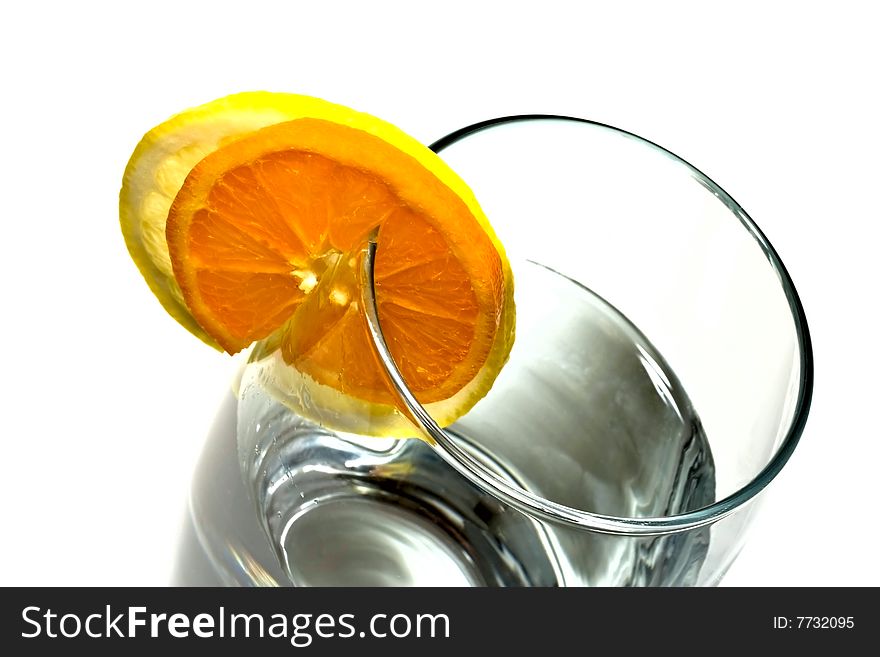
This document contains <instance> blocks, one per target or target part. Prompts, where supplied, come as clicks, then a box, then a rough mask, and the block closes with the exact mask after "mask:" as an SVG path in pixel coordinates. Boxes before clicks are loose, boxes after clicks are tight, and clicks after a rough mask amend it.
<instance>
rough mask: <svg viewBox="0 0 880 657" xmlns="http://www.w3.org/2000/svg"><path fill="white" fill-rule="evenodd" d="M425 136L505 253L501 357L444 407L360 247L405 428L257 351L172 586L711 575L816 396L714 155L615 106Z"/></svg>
mask: <svg viewBox="0 0 880 657" xmlns="http://www.w3.org/2000/svg"><path fill="white" fill-rule="evenodd" d="M432 148H434V150H436V151H437V152H438V153H439V154H440V156H441V157H442V158H443V159H445V160H446V161H447V163H448V164H449V165H450V166H451V167H452V168H453V169H454V170H455V171H456V172H457V173H458V174H459V175H460V176H461V177H462V178H463V179H464V180H465V181H466V182H467V183H468V185H469V186H470V187H471V189H472V190H473V192H474V194H475V196H476V197H477V199H478V201H479V203H480V205H481V206H482V208H483V210H484V211H485V212H486V214H487V216H488V217H489V218H490V221H491V222H492V224H493V226H494V228H495V229H496V231H497V233H498V236H499V238H500V240H501V242H502V243H503V244H504V246H505V249H506V251H507V254H508V257H509V259H510V262H511V266H512V268H513V272H514V285H515V291H514V297H515V302H516V317H517V326H516V340H515V342H514V346H513V349H512V352H511V355H510V359H509V361H508V362H507V364H506V365H505V366H504V368H503V369H502V370H501V373H500V375H499V376H498V379H497V380H496V382H495V384H494V385H493V387H492V388H491V390H490V391H489V393H488V394H487V395H486V396H485V397H484V398H483V399H482V400H480V401H479V402H478V403H477V404H476V405H475V406H474V407H473V408H472V409H471V410H470V411H469V412H468V413H467V414H465V415H464V416H463V417H462V418H460V419H459V420H457V421H456V422H455V423H454V424H452V425H451V426H449V427H447V428H445V429H443V428H440V427H439V426H437V425H436V424H435V423H434V422H433V420H432V419H431V415H430V407H428V408H427V409H426V408H423V407H422V406H420V405H419V403H418V402H417V401H416V399H415V398H414V397H413V396H412V394H411V393H410V392H409V390H408V389H407V387H406V382H405V381H404V380H403V379H402V377H401V376H400V373H399V371H398V370H397V368H396V366H395V363H394V361H393V358H391V356H390V353H389V352H388V349H387V346H386V345H385V343H384V339H383V337H382V329H381V324H382V317H381V313H380V312H379V311H378V310H377V307H376V304H375V294H374V290H373V286H372V257H373V255H374V253H375V244H373V243H371V244H369V245H367V247H366V248H365V251H364V254H363V258H362V261H363V270H362V279H361V280H362V288H363V289H362V290H361V295H362V298H361V302H362V303H363V304H364V307H365V309H366V314H367V317H368V323H369V327H370V329H371V334H372V338H373V344H374V347H375V350H376V354H377V356H378V359H377V367H381V368H382V369H383V371H384V372H385V374H386V377H387V379H388V381H389V386H390V387H391V388H392V389H393V390H394V391H395V392H396V394H397V397H398V399H399V401H400V407H401V408H402V409H403V410H402V411H401V413H402V414H403V415H405V416H406V417H408V418H410V420H411V421H412V424H413V436H414V438H411V439H389V438H374V437H366V436H360V435H355V434H350V433H345V432H340V431H334V430H331V429H329V428H327V427H324V426H321V424H320V423H316V422H313V421H311V420H309V419H307V418H306V417H304V416H303V415H302V414H300V413H298V412H297V406H296V403H294V401H292V399H291V397H290V396H285V394H284V391H279V390H278V389H277V386H276V387H274V388H273V386H271V385H267V383H266V381H267V378H266V376H265V372H266V371H267V370H266V368H267V367H272V366H273V365H272V364H271V363H268V364H267V361H266V359H263V360H256V362H251V363H249V364H247V365H245V366H244V368H243V370H242V372H241V376H240V381H239V382H238V383H237V385H236V391H235V394H232V393H230V395H229V397H228V399H226V400H225V401H224V403H223V404H222V406H221V409H220V412H219V414H218V417H217V419H216V421H215V424H214V428H213V430H212V432H211V435H210V436H209V439H208V441H207V444H206V446H205V450H204V453H203V456H202V458H201V461H200V463H199V465H198V467H197V471H196V474H195V479H194V482H193V487H192V492H191V497H190V504H189V512H188V516H187V522H186V529H185V532H184V536H183V540H182V544H181V550H180V555H179V559H178V562H177V567H176V572H175V582H176V583H178V584H208V585H210V584H220V585H273V586H274V585H295V586H309V585H319V586H320V585H394V586H400V585H453V586H454V585H476V586H482V585H490V586H584V585H596V586H618V585H620V586H666V585H676V586H678V585H688V586H689V585H701V586H702V585H715V584H717V583H718V582H719V580H720V579H721V578H722V576H723V575H724V573H725V572H726V571H727V569H728V568H729V566H730V565H731V563H732V562H733V560H734V559H735V557H736V555H737V553H738V552H739V550H740V548H741V546H742V544H743V540H744V537H745V533H746V529H747V526H748V525H749V522H750V520H751V517H752V514H753V513H754V512H755V509H756V497H757V496H758V494H759V493H760V492H761V491H762V490H763V489H764V488H765V487H766V486H767V485H768V484H769V483H770V481H771V480H772V479H773V478H774V477H775V476H776V475H777V474H778V473H779V471H780V470H781V469H782V468H783V466H784V465H785V464H786V462H787V461H788V459H789V457H790V456H791V454H792V451H793V450H794V449H795V446H796V445H797V442H798V439H799V437H800V435H801V432H802V430H803V428H804V423H805V422H806V418H807V414H808V410H809V404H810V397H811V391H812V353H811V347H810V340H809V333H808V329H807V324H806V320H805V317H804V313H803V309H802V307H801V304H800V302H799V300H798V296H797V293H796V291H795V288H794V285H793V284H792V281H791V279H790V278H789V276H788V273H787V272H786V270H785V268H784V266H783V264H782V262H781V260H780V259H779V257H778V255H777V254H776V252H775V250H774V249H773V247H772V246H771V245H770V243H769V242H768V241H767V239H766V238H765V237H764V235H763V234H762V233H761V231H760V230H759V229H758V227H757V226H756V225H755V223H754V222H753V221H752V220H751V219H750V218H749V216H748V215H747V214H746V213H745V211H744V210H743V209H742V208H741V207H740V205H739V204H738V203H736V202H735V201H734V200H733V199H732V198H731V197H730V196H729V195H728V194H727V193H725V192H724V190H723V189H721V187H719V186H718V185H717V184H715V183H714V182H713V181H712V180H710V179H709V178H708V177H706V176H705V175H704V174H702V173H701V172H700V171H699V170H697V169H696V168H694V167H693V166H691V165H690V164H688V163H687V162H685V161H684V160H682V159H681V158H679V157H677V156H675V155H673V154H672V153H670V152H669V151H667V150H665V149H663V148H661V147H660V146H657V145H656V144H653V143H651V142H649V141H647V140H645V139H642V138H640V137H637V136H635V135H633V134H630V133H627V132H625V131H622V130H619V129H615V128H612V127H609V126H605V125H601V124H598V123H594V122H590V121H586V120H583V119H577V118H572V117H560V116H546V115H529V116H512V117H503V118H497V119H493V120H490V121H486V122H483V123H479V124H475V125H472V126H469V127H467V128H463V129H461V130H459V131H457V132H455V133H453V134H450V135H448V136H447V137H444V138H443V139H441V140H440V141H438V142H436V143H435V144H434V145H433V146H432ZM379 248H381V245H380V246H379ZM276 366H277V367H281V366H282V365H276Z"/></svg>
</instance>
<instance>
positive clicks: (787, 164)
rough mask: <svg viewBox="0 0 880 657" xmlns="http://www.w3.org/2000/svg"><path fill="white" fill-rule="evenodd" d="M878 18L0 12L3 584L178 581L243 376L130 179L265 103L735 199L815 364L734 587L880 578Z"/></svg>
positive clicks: (400, 8) (152, 8)
mask: <svg viewBox="0 0 880 657" xmlns="http://www.w3.org/2000/svg"><path fill="white" fill-rule="evenodd" d="M429 4H430V6H431V7H432V9H427V8H424V7H425V6H428V5H429ZM608 6H613V8H609V7H608ZM871 6H872V3H868V2H865V3H848V2H835V3H823V4H822V5H819V4H818V3H817V4H815V5H814V4H813V3H808V2H799V3H790V4H788V3H773V2H762V3H743V2H738V3H726V6H725V7H722V3H678V2H660V3H656V4H655V5H650V4H647V3H639V4H633V3H595V6H590V3H585V2H584V3H574V2H572V3H561V2H552V1H549V0H543V1H542V2H540V3H538V2H534V1H530V2H523V3H517V2H505V3H500V2H499V3H479V2H476V1H475V0H473V1H471V2H452V1H450V0H446V1H445V2H435V3H419V2H406V3H404V2H400V3H391V2H375V1H373V2H360V3H355V2H351V3H340V2H314V1H310V2H278V3H269V2H261V1H259V0H248V1H247V2H239V3H234V4H233V3H224V2H182V1H180V0H177V1H175V2H157V1H153V2H143V3H137V4H135V3H110V2H108V3H106V4H98V3H94V2H71V3H62V2H57V3H45V2H29V3H23V2H22V3H5V4H4V8H3V9H2V10H0V62H2V71H3V74H2V76H0V130H2V135H0V190H2V195H0V212H2V224H0V234H2V254H0V268H2V270H0V273H2V275H0V285H2V297H0V298H2V305H3V308H4V310H3V311H2V315H3V317H2V319H0V338H2V345H3V349H4V354H3V356H4V357H3V361H2V363H3V376H2V378H0V393H2V394H0V399H2V422H0V436H2V440H3V451H2V455H3V456H2V461H0V463H2V471H0V504H2V515H0V519H2V520H0V533H2V536H0V564H3V566H2V570H0V583H2V584H7V585H8V584H21V585H42V584H64V585H67V584H89V585H92V584H108V585H135V584H144V585H153V584H163V583H165V582H166V581H167V578H168V574H169V571H170V561H171V558H172V555H173V550H174V544H175V538H176V533H177V530H178V526H179V524H180V520H181V517H182V514H183V507H184V499H185V496H186V492H187V483H188V477H189V474H190V472H191V469H192V466H193V463H194V460H195V458H196V456H197V454H198V451H199V448H200V446H201V441H202V440H203V437H204V435H205V432H206V430H207V428H208V425H209V423H210V421H211V419H212V416H213V413H214V411H215V408H216V406H217V403H218V401H219V400H220V398H221V396H222V395H223V393H224V391H225V390H226V388H227V386H228V383H229V380H230V378H231V375H232V372H233V369H234V368H233V362H232V361H231V360H230V359H228V358H227V357H224V356H221V355H219V354H218V353H216V352H213V351H212V350H210V349H208V348H206V347H204V346H203V345H201V343H199V342H198V341H197V340H195V339H194V338H193V337H192V336H190V335H189V334H188V333H187V332H186V331H184V330H183V329H182V328H180V327H179V326H178V325H177V324H176V323H175V322H174V321H173V320H172V319H170V318H169V317H168V316H166V315H165V313H164V312H163V310H162V308H161V307H160V306H159V304H158V303H157V302H156V301H155V300H154V299H153V297H152V296H151V293H150V292H149V290H148V288H147V286H146V285H145V284H144V283H143V280H142V279H141V277H140V274H139V273H138V271H137V269H136V268H135V266H134V265H133V264H132V263H131V262H130V260H129V257H128V254H127V251H126V249H125V246H124V243H123V240H122V236H121V234H120V232H119V228H118V214H117V199H118V191H119V185H120V181H121V176H122V171H123V169H124V167H125V164H126V162H127V160H128V157H129V155H130V154H131V151H132V149H133V148H134V146H135V144H136V143H137V141H138V139H139V138H140V136H141V135H142V134H143V133H144V132H146V131H147V130H148V129H149V128H151V127H152V126H153V125H155V124H157V123H159V122H160V121H162V120H164V119H165V118H167V117H168V116H169V115H170V114H172V113H174V112H177V111H179V110H181V109H183V108H186V107H189V106H192V105H195V104H199V103H202V102H205V101H207V100H210V99H213V98H215V97H218V96H221V95H225V94H227V93H231V92H235V91H241V90H248V89H269V90H277V91H291V92H298V93H304V94H309V95H314V96H319V97H323V98H326V99H328V100H332V101H335V102H338V103H342V104H346V105H349V106H352V107H355V108H357V109H360V110H364V111H367V112H370V113H372V114H375V115H378V116H381V117H383V118H385V119H386V120H388V121H391V122H392V123H395V124H397V125H398V126H400V127H401V128H403V129H404V130H406V131H408V132H410V133H411V134H412V135H414V136H415V137H417V138H419V139H421V140H423V141H425V142H431V141H433V140H434V139H436V138H438V137H440V136H442V135H444V134H446V133H447V132H449V131H451V130H453V129H455V128H457V127H460V126H463V125H466V124H470V123H473V122H475V121H478V120H482V119H486V118H490V117H492V116H496V115H504V114H516V113H528V112H543V113H558V114H570V115H576V116H582V117H586V118H590V119H594V120H597V121H600V122H604V123H608V124H611V125H614V126H618V127H621V128H624V129H626V130H629V131H631V132H635V133H636V134H639V135H642V136H644V137H646V138H648V139H650V140H652V141H655V142H657V143H659V144H661V145H663V146H665V147H667V148H668V149H670V150H672V151H673V152H675V153H677V154H679V155H681V156H682V157H684V158H685V159H687V160H688V161H690V162H692V163H694V164H695V165H696V166H697V167H699V168H700V169H702V170H703V171H704V172H705V173H706V174H708V175H709V176H710V177H711V178H713V179H714V180H715V181H717V182H718V183H719V184H721V186H722V187H724V188H725V189H726V190H727V191H728V192H729V193H730V194H731V195H732V196H733V197H734V198H735V199H737V200H738V201H739V202H740V203H741V204H742V205H743V206H744V207H745V208H746V210H747V211H748V212H749V213H750V214H751V216H752V217H753V218H754V219H755V221H756V222H757V223H758V225H759V226H760V227H761V228H762V229H763V230H764V232H765V233H766V235H767V236H768V238H769V239H770V241H771V242H772V243H773V244H774V246H775V247H776V249H777V251H778V252H779V254H780V256H781V257H782V259H783V261H784V262H785V264H786V265H787V267H788V269H789V272H790V274H791V276H792V278H793V279H794V281H795V283H796V285H797V288H798V290H799V292H800V294H801V297H802V301H803V304H804V307H805V309H806V313H807V317H808V320H809V323H810V328H811V330H812V333H813V339H814V351H815V360H816V386H815V395H814V400H813V410H812V412H811V415H810V419H809V422H808V424H807V428H806V432H805V433H804V436H803V439H802V442H801V444H800V446H799V447H798V449H797V451H796V453H795V455H794V456H793V458H792V459H791V461H790V463H789V465H788V466H787V467H786V470H785V471H784V472H783V473H782V475H781V476H780V477H779V478H778V479H777V480H776V481H774V482H773V484H772V485H771V487H770V489H769V490H768V492H767V495H766V499H765V502H764V504H763V507H762V509H761V513H760V514H758V519H757V521H756V523H755V525H754V526H753V529H752V531H751V534H750V536H749V539H748V541H747V544H746V547H745V549H744V551H743V553H742V555H741V557H740V558H739V560H738V561H737V562H736V564H735V565H734V567H733V568H732V569H731V571H730V573H729V575H728V577H727V579H726V580H725V583H726V584H729V585H771V586H776V585H812V584H817V585H838V584H839V585H867V584H871V585H878V584H880V575H878V569H877V568H876V567H875V562H876V549H877V545H878V540H877V539H878V537H880V534H878V529H877V522H878V518H877V513H876V505H875V498H876V481H877V477H878V471H880V466H878V463H880V447H878V445H880V431H878V429H877V406H878V398H877V392H878V383H877V381H878V378H877V374H876V373H877V371H878V369H880V360H878V356H877V347H876V341H877V327H878V312H877V286H878V282H880V276H878V265H877V261H878V246H880V244H878V235H880V233H878V229H877V224H878V219H880V217H878V214H880V213H878V206H877V193H878V189H880V187H878V179H880V176H878V174H880V166H878V149H880V138H878V136H880V131H878V127H877V124H878V117H880V103H878V100H877V95H876V94H877V87H878V69H880V66H878V64H880V48H878V45H877V44H878V42H880V40H878V38H877V31H878V30H877V28H878V26H880V23H878V18H877V16H876V15H875V14H874V10H872V9H868V7H871ZM10 7H14V8H12V9H10ZM709 7H712V9H709ZM560 238H561V239H575V238H577V236H571V235H565V236H560Z"/></svg>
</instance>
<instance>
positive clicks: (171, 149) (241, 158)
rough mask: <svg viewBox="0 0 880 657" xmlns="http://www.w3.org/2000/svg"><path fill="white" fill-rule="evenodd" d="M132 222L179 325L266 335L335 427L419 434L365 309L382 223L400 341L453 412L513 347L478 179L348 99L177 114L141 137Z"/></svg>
mask: <svg viewBox="0 0 880 657" xmlns="http://www.w3.org/2000/svg"><path fill="white" fill-rule="evenodd" d="M120 220H121V225H122V231H123V234H124V236H125V240H126V244H127V246H128V249H129V252H130V253H131V255H132V258H133V259H134V261H135V263H136V264H137V265H138V267H139V268H140V270H141V273H142V274H143V275H144V278H145V279H146V280H147V283H148V284H149V285H150V288H151V289H152V290H153V292H154V294H155V295H156V297H157V298H158V299H159V301H160V302H161V303H162V305H163V306H164V307H165V309H166V310H167V311H168V312H169V313H170V314H171V315H172V316H173V317H174V318H175V319H177V321H178V322H180V323H181V324H182V325H183V326H184V327H185V328H187V329H188V330H189V331H190V332H192V333H193V334H195V335H196V336H198V337H199V338H201V339H202V340H203V341H205V342H207V343H208V344H211V345H212V346H215V347H217V348H222V349H223V350H225V351H227V352H228V353H231V354H233V353H236V352H239V351H241V350H242V349H245V348H247V347H249V346H250V345H252V344H253V343H254V342H257V343H258V345H257V347H256V348H255V350H254V352H253V353H254V355H255V356H252V359H255V360H258V361H259V363H258V365H257V367H258V369H259V371H260V376H261V377H262V379H263V383H264V384H265V385H266V387H267V388H269V389H270V390H271V391H272V392H274V393H275V394H276V396H279V397H280V398H281V399H282V401H286V402H288V403H291V404H292V405H294V406H295V410H297V411H298V412H300V413H301V414H303V415H305V416H306V417H310V419H314V420H316V421H319V422H321V423H323V424H325V425H327V426H329V427H330V428H334V429H339V430H345V431H355V432H358V433H369V434H374V435H407V434H409V433H411V432H412V428H411V427H410V426H408V425H407V424H406V423H405V422H404V421H402V420H401V418H400V416H399V415H398V414H397V413H395V412H394V411H395V398H394V397H393V395H392V394H391V392H390V391H389V390H388V388H387V384H386V383H385V379H384V375H383V372H382V369H381V365H380V364H379V362H378V361H377V359H376V356H375V354H374V351H373V347H372V344H371V343H370V338H369V334H368V330H367V326H366V320H365V318H364V314H363V308H361V303H360V299H361V295H360V285H361V284H362V281H361V280H360V277H359V271H360V270H359V267H360V258H361V255H362V250H363V249H364V247H365V245H366V240H367V237H368V236H369V235H370V234H371V233H372V234H374V235H376V242H377V245H378V246H377V251H376V262H375V283H376V287H375V290H376V300H377V306H378V311H379V317H380V321H381V323H382V329H383V332H384V334H385V338H386V340H387V342H388V345H389V348H390V350H391V353H392V355H393V356H394V360H395V362H396V363H397V366H398V368H399V369H400V371H401V373H402V374H403V377H404V379H405V380H406V382H407V385H408V386H409V388H410V389H411V390H412V391H413V392H414V393H415V395H416V398H417V399H418V400H419V401H420V402H421V403H422V404H424V405H426V408H428V410H429V411H430V412H431V414H432V415H433V416H434V417H435V419H436V420H437V421H438V422H439V423H441V424H444V425H446V424H449V423H451V422H452V421H454V420H455V419H456V418H458V417H460V416H461V415H463V414H464V413H466V412H467V411H468V410H469V409H470V408H471V407H472V406H473V405H474V404H475V403H476V402H477V401H478V400H479V399H480V398H482V397H483V396H484V395H485V394H486V392H487V391H488V390H489V388H490V387H491V385H492V383H493V382H494V380H495V378H496V377H497V375H498V373H499V372H500V370H501V367H502V366H503V364H504V362H505V361H506V359H507V357H508V354H509V352H510V348H511V346H512V343H513V335H514V316H515V313H514V304H513V280H512V275H511V271H510V266H509V263H508V262H507V259H506V257H505V254H504V249H503V247H502V245H501V244H500V243H499V241H498V239H497V237H496V236H495V234H494V232H493V230H492V228H491V226H490V225H489V222H488V220H487V219H486V217H485V216H484V214H483V212H482V211H481V210H480V207H479V205H478V204H477V202H476V200H475V198H474V196H473V194H472V193H471V191H470V190H469V189H468V187H467V185H466V184H465V183H464V182H463V181H462V180H461V179H460V178H459V177H458V176H457V175H456V174H455V173H454V172H453V171H452V170H451V169H450V168H449V167H448V166H447V165H446V164H445V163H444V162H443V161H442V160H441V159H440V158H439V157H438V156H437V155H436V154H435V153H433V152H432V151H431V150H430V149H428V148H427V147H425V146H424V145H422V144H420V143H419V142H417V141H416V140H415V139H413V138H411V137H409V136H407V135H406V134H405V133H403V132H402V131H400V130H399V129H397V128H395V127H394V126H392V125H390V124H388V123H386V122H384V121H381V120H380V119H377V118H375V117H373V116H370V115H367V114H364V113H361V112H356V111H354V110H351V109H348V108H345V107H342V106H339V105H335V104H332V103H328V102H325V101H322V100H318V99H315V98H309V97H305V96H298V95H293V94H279V93H264V92H256V93H243V94H236V95H233V96H229V97H226V98H221V99H219V100H216V101H213V102H211V103H208V104H206V105H203V106H201V107H197V108H194V109H191V110H188V111H186V112H183V113H181V114H178V115H176V116H174V117H172V118H171V119H169V120H168V121H166V122H165V123H163V124H161V125H159V126H157V127H156V128H154V129H153V130H151V131H150V132H148V133H147V134H146V135H145V136H144V138H143V139H142V140H141V142H140V144H139V145H138V146H137V148H136V149H135V151H134V154H133V155H132V158H131V160H130V161H129V164H128V167H127V168H126V171H125V175H124V179H123V185H122V191H121V193H120ZM260 363H261V365H260ZM303 400H307V401H305V402H304V401H303Z"/></svg>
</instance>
